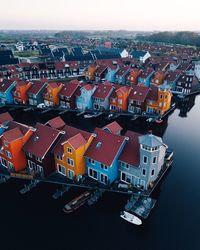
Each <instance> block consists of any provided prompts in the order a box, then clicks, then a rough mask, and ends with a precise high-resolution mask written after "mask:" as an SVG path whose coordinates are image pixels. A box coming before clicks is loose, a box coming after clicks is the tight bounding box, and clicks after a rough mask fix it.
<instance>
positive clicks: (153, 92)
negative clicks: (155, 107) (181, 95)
mask: <svg viewBox="0 0 200 250" xmlns="http://www.w3.org/2000/svg"><path fill="white" fill-rule="evenodd" d="M147 99H148V100H150V101H157V100H158V87H157V86H154V85H153V84H152V85H151V88H150V91H149V93H148V96H147Z"/></svg>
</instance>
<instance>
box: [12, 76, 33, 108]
mask: <svg viewBox="0 0 200 250" xmlns="http://www.w3.org/2000/svg"><path fill="white" fill-rule="evenodd" d="M31 86H32V83H31V82H29V81H28V82H27V81H25V80H18V81H17V82H16V84H15V87H14V89H13V98H14V103H16V104H27V103H28V90H29V89H30V87H31Z"/></svg>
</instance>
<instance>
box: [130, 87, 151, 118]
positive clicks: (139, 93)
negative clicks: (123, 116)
mask: <svg viewBox="0 0 200 250" xmlns="http://www.w3.org/2000/svg"><path fill="white" fill-rule="evenodd" d="M149 91H150V89H149V88H147V87H144V86H138V85H137V86H133V87H132V89H131V92H130V95H129V97H128V112H130V113H139V114H140V113H142V112H144V111H146V100H147V96H148V94H149Z"/></svg>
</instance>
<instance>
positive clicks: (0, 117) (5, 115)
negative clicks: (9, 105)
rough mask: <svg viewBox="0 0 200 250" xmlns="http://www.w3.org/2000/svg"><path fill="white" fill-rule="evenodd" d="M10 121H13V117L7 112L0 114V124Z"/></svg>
mask: <svg viewBox="0 0 200 250" xmlns="http://www.w3.org/2000/svg"><path fill="white" fill-rule="evenodd" d="M10 121H13V118H12V116H11V115H10V114H9V113H8V112H5V113H2V114H0V125H1V124H4V123H7V122H10Z"/></svg>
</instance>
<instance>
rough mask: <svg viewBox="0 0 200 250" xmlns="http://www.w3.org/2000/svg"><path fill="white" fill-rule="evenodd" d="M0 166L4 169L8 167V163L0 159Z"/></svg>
mask: <svg viewBox="0 0 200 250" xmlns="http://www.w3.org/2000/svg"><path fill="white" fill-rule="evenodd" d="M1 164H2V165H3V166H4V167H6V168H7V167H8V163H7V161H6V160H5V159H4V158H1Z"/></svg>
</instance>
